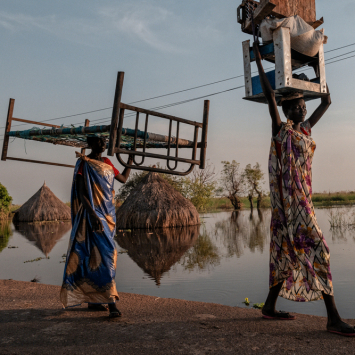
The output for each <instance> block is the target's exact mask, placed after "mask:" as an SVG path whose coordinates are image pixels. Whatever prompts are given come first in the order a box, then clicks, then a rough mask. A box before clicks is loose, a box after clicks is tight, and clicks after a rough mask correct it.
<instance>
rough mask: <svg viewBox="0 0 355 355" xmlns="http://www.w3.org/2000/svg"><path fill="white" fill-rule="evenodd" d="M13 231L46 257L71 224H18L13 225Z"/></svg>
mask: <svg viewBox="0 0 355 355" xmlns="http://www.w3.org/2000/svg"><path fill="white" fill-rule="evenodd" d="M15 229H16V231H17V232H19V233H20V234H21V235H22V236H24V237H25V238H26V239H27V240H29V241H30V242H34V245H35V246H36V247H37V248H38V249H39V250H41V251H42V253H43V254H44V255H45V256H48V254H49V253H50V252H51V250H52V249H53V248H54V246H55V245H56V244H57V242H58V241H59V240H60V239H61V238H62V237H63V235H64V234H65V233H67V232H68V231H69V230H70V229H71V222H50V223H26V222H20V223H16V224H15Z"/></svg>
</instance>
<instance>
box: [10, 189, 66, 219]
mask: <svg viewBox="0 0 355 355" xmlns="http://www.w3.org/2000/svg"><path fill="white" fill-rule="evenodd" d="M70 218H71V214H70V207H69V206H67V205H66V204H65V203H63V202H62V201H61V200H59V198H58V197H57V196H55V195H54V193H53V192H52V191H51V190H50V189H49V187H48V186H47V185H46V182H44V184H43V186H42V187H41V188H40V189H39V190H38V191H37V192H36V193H35V194H34V195H33V196H32V197H31V198H30V199H29V200H28V201H27V202H26V203H24V204H23V205H22V206H21V207H20V208H19V209H18V210H17V211H16V212H15V215H14V219H13V220H14V222H39V221H59V220H70Z"/></svg>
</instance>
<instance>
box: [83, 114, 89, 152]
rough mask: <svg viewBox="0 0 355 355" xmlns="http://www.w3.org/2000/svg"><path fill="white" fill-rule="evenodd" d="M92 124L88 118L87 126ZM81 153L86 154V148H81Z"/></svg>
mask: <svg viewBox="0 0 355 355" xmlns="http://www.w3.org/2000/svg"><path fill="white" fill-rule="evenodd" d="M89 125H90V120H88V119H86V120H85V125H84V126H85V127H89ZM81 154H85V148H81Z"/></svg>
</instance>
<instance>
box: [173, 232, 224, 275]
mask: <svg viewBox="0 0 355 355" xmlns="http://www.w3.org/2000/svg"><path fill="white" fill-rule="evenodd" d="M219 263H220V256H219V254H218V248H217V246H216V245H215V244H214V243H213V242H212V240H211V238H210V235H209V233H208V232H207V229H206V227H205V226H203V232H202V234H201V235H200V236H199V237H198V240H197V242H196V244H195V245H194V246H193V247H192V248H190V249H189V250H188V251H187V252H186V253H185V254H184V256H183V258H182V259H181V260H180V264H181V265H182V266H183V267H184V268H185V270H189V271H192V270H194V269H195V268H196V269H198V270H205V269H207V270H209V267H210V266H217V265H219Z"/></svg>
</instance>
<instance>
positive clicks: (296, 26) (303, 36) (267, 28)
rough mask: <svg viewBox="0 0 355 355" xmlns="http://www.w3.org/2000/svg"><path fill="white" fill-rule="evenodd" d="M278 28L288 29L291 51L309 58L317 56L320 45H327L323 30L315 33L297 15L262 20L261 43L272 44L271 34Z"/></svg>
mask: <svg viewBox="0 0 355 355" xmlns="http://www.w3.org/2000/svg"><path fill="white" fill-rule="evenodd" d="M279 27H287V28H289V29H290V35H291V48H292V49H294V50H296V51H297V52H300V53H302V54H305V55H308V56H310V57H314V56H315V55H317V53H318V52H319V47H320V46H321V44H322V43H327V36H324V33H323V30H321V31H316V30H315V29H314V28H313V27H312V26H311V25H309V24H308V23H307V22H306V21H304V20H303V18H302V17H299V16H298V15H295V16H292V17H287V18H283V19H272V18H269V17H267V18H266V19H264V20H263V22H262V23H261V25H260V33H261V38H262V39H263V42H264V43H265V42H272V41H273V35H272V33H273V31H275V30H276V29H278V28H279Z"/></svg>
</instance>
